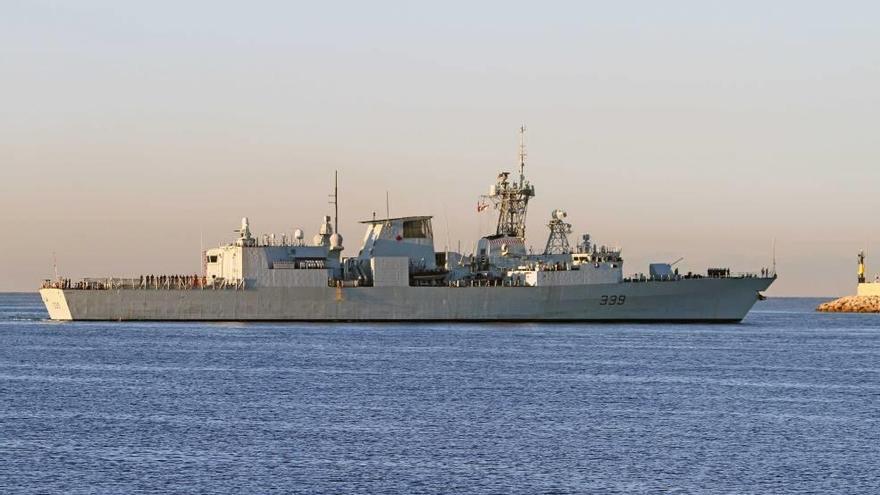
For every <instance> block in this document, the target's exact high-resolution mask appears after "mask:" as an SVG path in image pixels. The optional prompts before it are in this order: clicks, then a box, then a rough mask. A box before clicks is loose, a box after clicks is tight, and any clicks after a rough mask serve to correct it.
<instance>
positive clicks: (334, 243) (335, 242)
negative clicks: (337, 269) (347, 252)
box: [330, 234, 342, 249]
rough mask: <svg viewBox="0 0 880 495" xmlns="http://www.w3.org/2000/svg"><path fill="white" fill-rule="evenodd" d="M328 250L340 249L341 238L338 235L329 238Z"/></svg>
mask: <svg viewBox="0 0 880 495" xmlns="http://www.w3.org/2000/svg"><path fill="white" fill-rule="evenodd" d="M330 249H342V236H341V235H340V234H333V235H331V236H330Z"/></svg>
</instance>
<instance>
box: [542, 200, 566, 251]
mask: <svg viewBox="0 0 880 495" xmlns="http://www.w3.org/2000/svg"><path fill="white" fill-rule="evenodd" d="M566 216H568V215H567V214H566V213H565V212H564V211H562V210H553V213H552V214H551V215H550V223H548V224H547V228H549V229H550V235H549V236H548V237H547V246H546V247H544V254H568V253H571V246H570V245H569V244H568V234H571V224H570V223H567V222H566V221H565V217H566Z"/></svg>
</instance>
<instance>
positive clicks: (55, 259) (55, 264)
mask: <svg viewBox="0 0 880 495" xmlns="http://www.w3.org/2000/svg"><path fill="white" fill-rule="evenodd" d="M52 270H53V271H54V272H55V280H59V279H60V277H59V276H58V257H57V256H55V251H52Z"/></svg>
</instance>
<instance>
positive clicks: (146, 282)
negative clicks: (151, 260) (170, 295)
mask: <svg viewBox="0 0 880 495" xmlns="http://www.w3.org/2000/svg"><path fill="white" fill-rule="evenodd" d="M207 283H208V281H207V278H206V277H200V276H198V275H141V277H140V284H139V286H140V287H195V288H200V287H205V286H207Z"/></svg>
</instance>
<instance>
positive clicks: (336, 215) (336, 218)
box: [330, 170, 339, 233]
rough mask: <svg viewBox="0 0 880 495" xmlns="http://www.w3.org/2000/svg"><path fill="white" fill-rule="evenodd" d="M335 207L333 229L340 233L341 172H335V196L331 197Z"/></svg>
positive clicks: (331, 202)
mask: <svg viewBox="0 0 880 495" xmlns="http://www.w3.org/2000/svg"><path fill="white" fill-rule="evenodd" d="M330 198H331V199H330V204H331V205H333V229H334V230H335V231H336V232H337V233H339V171H338V170H334V171H333V194H331V195H330Z"/></svg>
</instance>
